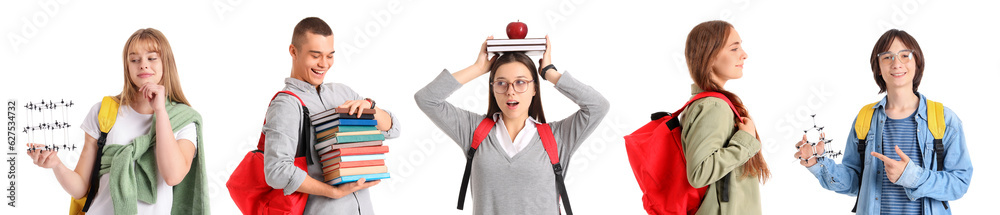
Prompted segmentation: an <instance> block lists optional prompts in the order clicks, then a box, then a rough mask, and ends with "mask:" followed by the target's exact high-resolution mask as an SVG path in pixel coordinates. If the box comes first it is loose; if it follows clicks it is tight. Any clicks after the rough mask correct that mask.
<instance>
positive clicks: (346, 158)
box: [320, 154, 385, 166]
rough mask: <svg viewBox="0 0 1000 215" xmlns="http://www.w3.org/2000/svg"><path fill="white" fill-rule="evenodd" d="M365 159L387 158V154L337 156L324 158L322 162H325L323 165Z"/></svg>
mask: <svg viewBox="0 0 1000 215" xmlns="http://www.w3.org/2000/svg"><path fill="white" fill-rule="evenodd" d="M363 160H385V154H373V155H351V156H337V157H333V158H330V159H329V160H322V161H320V162H323V166H327V165H333V164H335V163H340V162H350V161H363Z"/></svg>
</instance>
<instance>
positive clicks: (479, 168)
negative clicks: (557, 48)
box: [413, 70, 610, 214]
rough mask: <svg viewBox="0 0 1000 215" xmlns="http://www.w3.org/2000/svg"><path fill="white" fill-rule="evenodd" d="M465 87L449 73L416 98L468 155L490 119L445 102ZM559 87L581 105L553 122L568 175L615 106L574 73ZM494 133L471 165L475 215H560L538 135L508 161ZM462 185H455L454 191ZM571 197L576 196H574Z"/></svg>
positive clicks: (548, 168) (418, 103)
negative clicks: (475, 135)
mask: <svg viewBox="0 0 1000 215" xmlns="http://www.w3.org/2000/svg"><path fill="white" fill-rule="evenodd" d="M461 87H462V84H460V83H458V81H457V80H455V78H454V77H453V76H452V75H451V73H449V72H448V70H444V71H443V72H441V74H440V75H438V77H437V78H436V79H434V81H432V82H431V83H430V84H427V86H426V87H424V88H423V89H421V90H420V91H418V92H417V94H416V95H414V96H413V97H414V99H416V101H417V106H418V107H420V109H421V110H423V111H424V113H425V114H427V117H429V118H430V119H431V121H434V124H436V125H437V127H438V128H441V130H443V131H444V133H445V134H447V135H448V136H449V137H451V138H452V140H454V141H455V142H456V143H458V146H459V147H461V148H462V152H463V153H465V152H466V151H468V150H469V148H470V147H471V144H470V142H472V134H473V133H474V132H475V130H476V126H478V125H479V123H480V122H481V121H482V120H483V118H484V117H485V115H482V114H478V113H473V112H470V111H467V110H462V109H459V108H456V107H455V106H454V105H452V104H451V103H448V102H447V101H445V99H447V98H448V96H450V95H451V94H452V93H454V92H455V91H456V90H458V89H459V88H461ZM555 88H556V89H557V90H559V92H561V93H562V94H563V95H566V97H569V99H570V100H572V101H575V102H576V103H577V104H578V105H580V110H579V111H577V112H576V113H574V114H573V115H571V116H569V117H568V118H566V119H563V120H559V121H554V122H549V124H550V125H551V127H552V133H553V135H554V136H555V139H556V143H557V146H558V148H559V162H560V163H561V164H562V166H563V168H564V171H566V169H568V168H569V166H570V165H569V164H570V157H571V156H572V155H573V152H575V151H576V149H577V148H579V147H580V144H581V143H583V141H584V140H585V139H586V138H587V136H589V135H590V133H593V132H594V130H595V129H596V128H597V125H598V124H600V122H601V120H602V119H603V118H604V116H605V115H607V113H608V108H609V106H610V104H609V103H608V100H606V99H604V97H603V96H601V94H600V93H598V92H597V91H595V90H594V89H593V88H591V87H590V86H587V85H584V84H583V83H580V82H579V81H577V80H576V79H574V78H573V76H572V75H570V74H569V73H564V74H563V75H562V77H561V78H560V79H559V82H558V83H557V84H556V86H555ZM484 97H485V96H484ZM495 133H496V128H495V127H494V128H493V129H491V130H490V134H489V135H488V136H487V138H486V140H483V143H482V144H480V145H479V149H478V150H477V151H476V156H475V159H473V161H472V176H471V183H472V186H471V187H472V198H473V202H474V206H473V213H474V214H558V213H559V205H560V202H559V199H558V193H557V192H556V182H555V175H554V173H553V172H552V164H551V163H550V162H549V157H548V154H546V153H545V148H544V147H543V146H542V141H541V139H540V138H539V135H535V136H534V137H533V138H532V140H531V142H530V143H528V146H527V147H525V148H524V149H523V150H521V151H520V152H518V153H517V154H516V155H514V157H509V156H507V153H506V152H504V151H503V148H502V147H501V146H500V141H498V140H497V139H496V134H495ZM564 174H565V172H564ZM456 177H457V176H456ZM458 187H459V186H458V185H457V184H456V185H455V188H458ZM568 193H569V195H573V193H574V192H573V191H568Z"/></svg>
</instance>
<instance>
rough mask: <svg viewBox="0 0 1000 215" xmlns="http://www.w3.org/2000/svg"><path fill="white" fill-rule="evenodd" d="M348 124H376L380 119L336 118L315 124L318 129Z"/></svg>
mask: <svg viewBox="0 0 1000 215" xmlns="http://www.w3.org/2000/svg"><path fill="white" fill-rule="evenodd" d="M342 125H343V126H347V125H360V126H376V125H378V121H375V120H374V119H335V120H330V121H327V122H320V123H319V124H316V125H314V126H315V127H316V130H317V131H323V130H326V129H329V128H333V127H334V126H342Z"/></svg>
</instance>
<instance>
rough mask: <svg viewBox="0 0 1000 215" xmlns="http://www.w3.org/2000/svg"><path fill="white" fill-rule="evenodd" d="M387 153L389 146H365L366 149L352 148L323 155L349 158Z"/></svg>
mask: <svg viewBox="0 0 1000 215" xmlns="http://www.w3.org/2000/svg"><path fill="white" fill-rule="evenodd" d="M385 153H389V146H385V145H383V146H366V147H354V148H342V149H337V150H333V151H332V152H330V153H327V154H323V155H328V154H329V155H332V156H351V155H369V154H385Z"/></svg>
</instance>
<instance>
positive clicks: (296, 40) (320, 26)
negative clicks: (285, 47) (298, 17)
mask: <svg viewBox="0 0 1000 215" xmlns="http://www.w3.org/2000/svg"><path fill="white" fill-rule="evenodd" d="M306 32H309V33H313V34H317V35H320V36H324V37H326V36H330V35H333V30H331V29H330V25H327V24H326V22H325V21H323V20H322V19H320V18H317V17H306V18H305V19H302V21H299V24H296V25H295V29H294V30H292V45H294V46H295V49H299V48H301V47H302V46H301V45H302V42H303V41H304V40H305V39H306V38H305V37H306Z"/></svg>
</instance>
